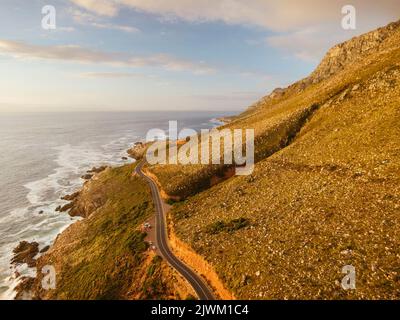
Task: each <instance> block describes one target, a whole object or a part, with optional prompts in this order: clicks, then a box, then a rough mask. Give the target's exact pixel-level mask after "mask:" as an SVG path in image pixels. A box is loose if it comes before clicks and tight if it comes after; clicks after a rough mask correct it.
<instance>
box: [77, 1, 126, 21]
mask: <svg viewBox="0 0 400 320" xmlns="http://www.w3.org/2000/svg"><path fill="white" fill-rule="evenodd" d="M71 2H72V3H74V4H76V5H78V6H80V7H82V8H85V9H87V10H89V11H92V12H94V13H96V14H99V15H102V16H107V17H113V16H115V15H116V14H117V13H118V11H119V5H118V4H117V3H116V1H113V0H71Z"/></svg>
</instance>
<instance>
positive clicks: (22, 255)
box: [11, 241, 39, 268]
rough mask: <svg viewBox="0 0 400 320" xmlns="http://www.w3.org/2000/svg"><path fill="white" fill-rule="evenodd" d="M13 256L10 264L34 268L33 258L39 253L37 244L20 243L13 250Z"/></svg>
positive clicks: (34, 261)
mask: <svg viewBox="0 0 400 320" xmlns="http://www.w3.org/2000/svg"><path fill="white" fill-rule="evenodd" d="M13 253H14V256H13V258H12V259H11V263H12V264H24V263H26V264H28V267H30V268H33V267H35V266H36V260H35V259H34V257H35V256H36V255H37V254H38V253H39V244H38V243H37V242H28V241H21V242H20V243H19V245H18V246H17V247H15V249H14V250H13Z"/></svg>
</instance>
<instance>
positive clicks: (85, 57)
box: [0, 40, 216, 75]
mask: <svg viewBox="0 0 400 320" xmlns="http://www.w3.org/2000/svg"><path fill="white" fill-rule="evenodd" d="M1 53H2V54H5V55H9V56H13V57H15V58H22V59H31V58H35V59H45V60H60V61H70V62H79V63H91V64H106V65H111V66H124V67H159V68H163V69H164V70H168V71H189V72H192V73H194V74H199V75H203V74H211V73H214V72H216V70H215V69H214V68H212V67H210V66H207V65H206V64H205V63H203V62H198V63H196V62H192V61H188V60H185V59H179V58H176V57H172V56H169V55H166V54H158V55H150V56H135V55H131V54H126V53H120V52H103V51H98V50H92V49H88V48H83V47H80V46H75V45H65V46H45V45H34V44H27V43H25V42H19V41H9V40H0V54H1Z"/></svg>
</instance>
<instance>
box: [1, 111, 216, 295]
mask: <svg viewBox="0 0 400 320" xmlns="http://www.w3.org/2000/svg"><path fill="white" fill-rule="evenodd" d="M209 122H210V123H212V124H213V126H212V127H218V126H221V125H223V123H222V122H221V121H220V120H217V119H216V118H211V119H209ZM140 141H141V140H140V139H137V140H135V141H133V142H132V143H129V146H128V149H126V148H125V149H126V150H124V151H123V154H124V155H126V156H124V155H122V153H120V154H119V155H118V157H119V158H121V155H122V158H123V160H124V163H119V164H111V165H108V166H107V167H109V168H117V167H120V166H123V165H126V164H133V163H135V161H136V160H135V159H134V157H132V155H130V154H129V152H128V151H129V150H131V149H132V148H133V147H134V145H135V143H137V142H140ZM129 159H132V160H129ZM98 166H99V167H103V166H104V162H103V163H98ZM95 169H96V167H92V169H90V170H85V171H84V172H81V173H80V174H79V175H80V185H79V186H76V187H75V189H74V190H73V192H72V193H69V194H65V195H63V196H61V197H60V198H58V199H57V200H55V203H58V204H57V205H56V204H53V205H52V207H54V214H57V215H63V216H64V217H66V218H68V219H71V223H69V224H68V225H66V226H64V227H63V228H62V229H61V231H59V232H57V234H56V235H55V236H54V238H53V239H52V240H50V241H48V244H44V245H42V246H41V247H40V250H39V251H41V250H42V249H43V248H45V247H46V248H47V247H49V248H50V250H51V249H52V248H53V246H54V243H55V241H56V239H57V238H58V237H59V236H60V235H61V234H62V233H63V232H64V231H65V230H66V229H68V228H69V227H70V226H71V225H73V224H75V223H77V222H79V221H80V220H82V218H83V219H84V217H82V216H81V215H80V214H76V212H75V213H74V211H76V210H74V208H73V206H74V201H75V198H76V197H77V195H78V194H79V193H80V192H81V191H82V190H83V189H84V187H85V185H86V184H87V182H88V181H90V180H91V179H96V175H97V174H98V173H96V172H93V171H96V170H95ZM101 171H103V170H101ZM93 173H94V174H93ZM99 173H100V172H99ZM52 203H53V202H52ZM71 211H72V215H71V214H70V213H71ZM72 219H74V220H73V221H72ZM22 241H25V240H21V241H19V243H18V244H16V247H14V248H13V249H16V248H17V247H18V246H19V245H20V243H21V242H22ZM35 242H36V241H35V240H34V239H32V240H31V241H30V242H29V241H28V243H30V244H33V243H35ZM13 249H11V250H13ZM47 249H48V248H47ZM46 251H47V250H46ZM44 254H45V252H39V253H38V254H36V255H35V257H34V260H35V261H36V262H37V261H38V260H39V259H40V257H42V256H43V255H44ZM13 258H15V254H14V255H13V254H12V253H11V254H10V264H9V265H10V270H12V271H11V275H10V276H9V278H8V280H7V282H8V284H9V287H8V289H7V290H5V291H4V292H3V295H4V298H5V299H7V300H14V299H16V298H17V297H18V294H19V292H18V286H21V285H22V286H23V283H24V281H25V280H26V278H28V279H29V278H31V277H36V270H35V267H33V268H27V267H26V264H24V263H18V262H17V263H15V264H14V265H13V264H12V263H11V260H12V259H13ZM20 269H26V272H25V271H24V272H21V273H20V271H19V270H20Z"/></svg>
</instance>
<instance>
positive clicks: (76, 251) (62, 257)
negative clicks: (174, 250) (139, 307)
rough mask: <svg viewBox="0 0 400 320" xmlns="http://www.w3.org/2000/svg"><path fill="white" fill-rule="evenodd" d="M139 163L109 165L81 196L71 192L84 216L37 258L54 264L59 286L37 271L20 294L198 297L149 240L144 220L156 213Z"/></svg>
mask: <svg viewBox="0 0 400 320" xmlns="http://www.w3.org/2000/svg"><path fill="white" fill-rule="evenodd" d="M134 167H135V165H126V166H123V167H119V168H108V169H106V170H104V171H103V172H102V173H99V174H98V175H96V177H95V179H92V180H90V181H88V182H86V183H85V185H84V187H83V189H82V190H81V191H80V192H79V194H78V195H74V196H73V197H70V200H72V201H73V202H72V203H73V204H72V206H71V209H70V212H73V215H80V216H82V217H84V219H82V220H80V221H78V222H76V223H74V224H72V225H71V226H70V227H69V228H67V229H66V230H65V231H64V232H62V233H61V234H60V235H59V236H58V237H57V239H56V240H55V242H54V244H53V245H52V247H51V249H50V250H48V251H47V252H46V253H45V254H44V255H43V256H41V257H40V258H39V259H38V260H37V261H36V262H35V265H36V268H37V270H42V269H43V267H44V266H53V267H54V268H55V271H56V288H55V289H54V290H45V289H43V288H42V283H41V282H42V279H43V277H44V274H42V273H41V272H37V277H36V278H34V279H32V278H25V279H24V280H23V281H22V284H21V285H20V286H19V287H18V288H17V291H18V294H17V298H32V299H185V298H187V297H191V296H194V293H193V291H192V289H191V288H190V286H189V285H188V284H187V283H186V282H185V280H184V279H182V278H181V276H180V275H179V274H177V273H176V272H175V271H174V270H173V269H172V268H170V267H169V266H168V265H167V264H166V263H165V262H164V261H163V259H162V258H161V257H159V256H157V254H156V253H155V252H154V251H153V250H151V248H150V246H149V244H148V242H146V239H145V238H146V234H145V232H144V231H143V230H142V224H143V223H144V222H145V221H146V220H147V219H148V218H149V217H150V216H152V215H153V214H154V207H153V204H152V201H151V197H150V192H149V188H148V186H147V184H146V183H145V182H144V181H142V180H141V179H140V178H138V177H136V176H134V175H133V172H134ZM24 247H26V246H24ZM28 257H30V256H29V255H28ZM29 261H30V260H29ZM22 262H23V261H22Z"/></svg>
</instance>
